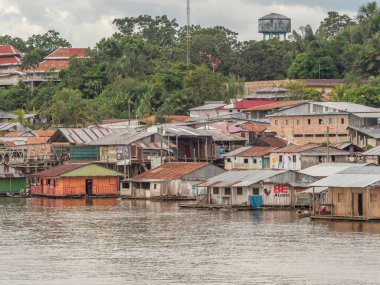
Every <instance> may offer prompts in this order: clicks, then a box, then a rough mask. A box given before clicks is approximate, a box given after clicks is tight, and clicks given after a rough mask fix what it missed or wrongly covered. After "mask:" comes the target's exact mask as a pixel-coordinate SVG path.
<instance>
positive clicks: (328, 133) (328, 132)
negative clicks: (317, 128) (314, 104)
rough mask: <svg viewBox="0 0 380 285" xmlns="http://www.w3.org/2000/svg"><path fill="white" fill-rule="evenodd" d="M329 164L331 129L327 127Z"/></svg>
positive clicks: (328, 159)
mask: <svg viewBox="0 0 380 285" xmlns="http://www.w3.org/2000/svg"><path fill="white" fill-rule="evenodd" d="M326 133H327V162H330V129H329V127H327V130H326Z"/></svg>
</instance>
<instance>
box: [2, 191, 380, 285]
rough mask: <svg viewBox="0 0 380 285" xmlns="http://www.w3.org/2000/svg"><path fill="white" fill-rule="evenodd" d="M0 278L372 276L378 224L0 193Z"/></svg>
mask: <svg viewBox="0 0 380 285" xmlns="http://www.w3.org/2000/svg"><path fill="white" fill-rule="evenodd" d="M0 229H1V240H0V276H1V278H0V283H1V284H10V283H13V284H139V283H145V284H167V283H172V284H178V283H187V284H227V283H230V284H253V283H256V284H305V283H306V284H358V283H360V284H375V283H377V282H378V280H379V278H380V273H379V270H378V268H379V264H380V224H377V223H351V222H333V223H329V222H324V221H320V222H311V221H309V219H307V218H304V219H298V218H297V216H296V214H295V213H294V212H292V211H274V212H272V211H263V212H260V211H244V212H230V211H209V210H179V209H178V207H177V204H176V203H173V202H166V203H165V202H162V203H161V202H153V201H138V200H132V201H129V200H118V199H91V200H85V199H67V200H60V199H39V198H33V199H16V198H1V199H0Z"/></svg>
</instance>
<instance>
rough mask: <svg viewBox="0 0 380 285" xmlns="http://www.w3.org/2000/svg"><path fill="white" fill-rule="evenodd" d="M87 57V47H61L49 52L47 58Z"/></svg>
mask: <svg viewBox="0 0 380 285" xmlns="http://www.w3.org/2000/svg"><path fill="white" fill-rule="evenodd" d="M74 56H76V57H85V56H86V49H85V48H59V49H57V50H55V51H53V52H52V53H51V54H49V55H48V56H47V57H46V58H45V59H53V58H59V59H63V58H65V59H69V58H70V57H74Z"/></svg>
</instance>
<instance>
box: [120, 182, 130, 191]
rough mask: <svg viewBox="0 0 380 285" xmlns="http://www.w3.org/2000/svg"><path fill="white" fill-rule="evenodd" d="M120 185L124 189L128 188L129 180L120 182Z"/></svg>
mask: <svg viewBox="0 0 380 285" xmlns="http://www.w3.org/2000/svg"><path fill="white" fill-rule="evenodd" d="M121 187H122V188H124V189H129V182H122V183H121Z"/></svg>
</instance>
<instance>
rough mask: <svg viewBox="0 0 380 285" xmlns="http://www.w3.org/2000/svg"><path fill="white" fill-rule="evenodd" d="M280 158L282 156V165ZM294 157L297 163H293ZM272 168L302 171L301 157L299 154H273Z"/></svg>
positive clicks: (271, 159) (271, 155)
mask: <svg viewBox="0 0 380 285" xmlns="http://www.w3.org/2000/svg"><path fill="white" fill-rule="evenodd" d="M280 156H282V163H280ZM293 156H295V158H296V162H293ZM270 168H271V169H285V170H301V155H300V154H299V153H271V154H270Z"/></svg>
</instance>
